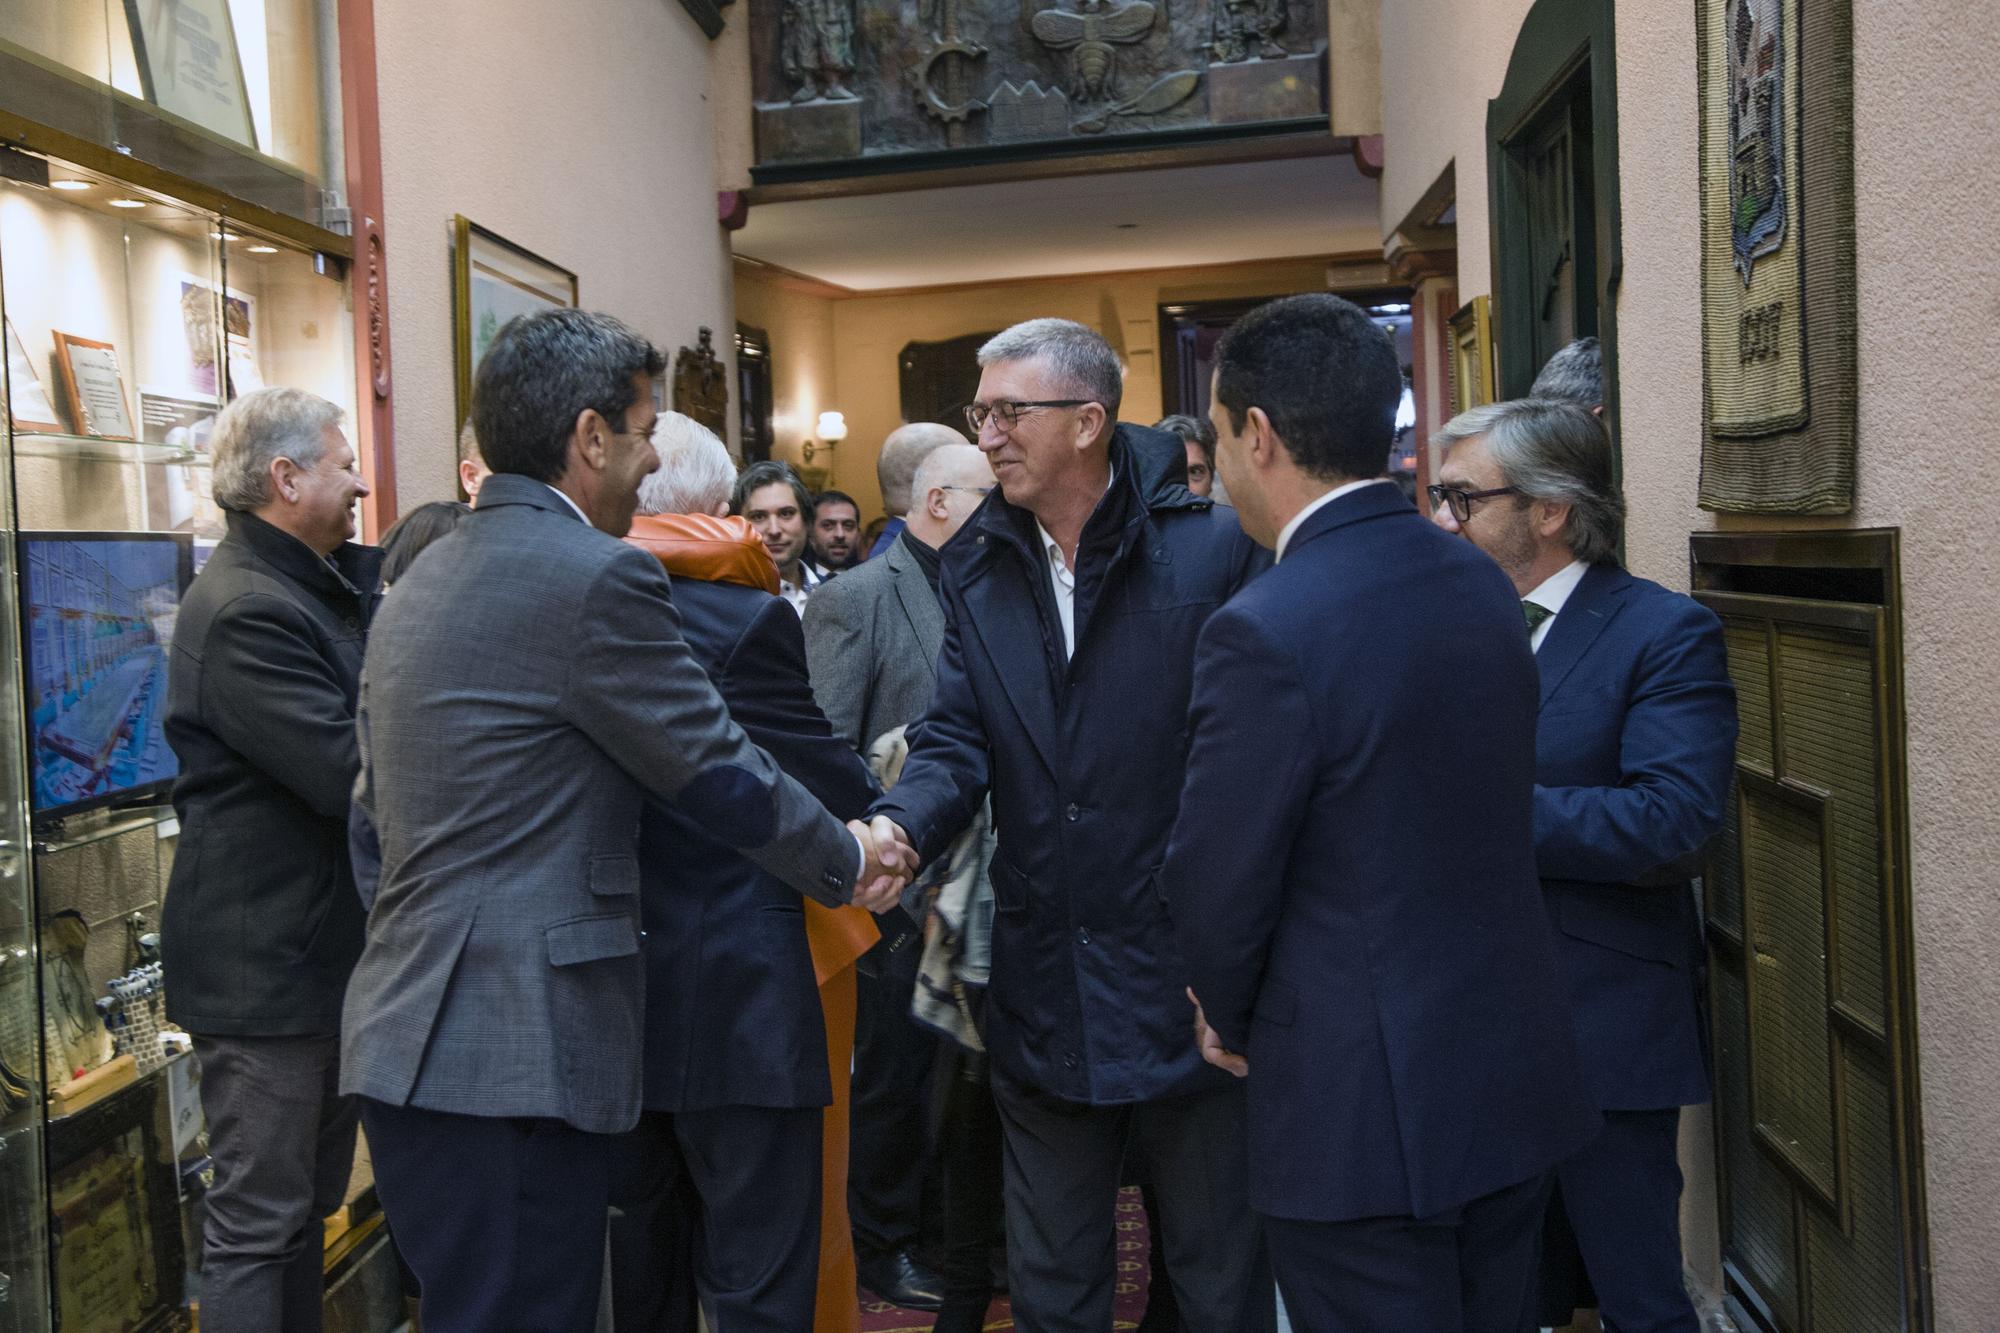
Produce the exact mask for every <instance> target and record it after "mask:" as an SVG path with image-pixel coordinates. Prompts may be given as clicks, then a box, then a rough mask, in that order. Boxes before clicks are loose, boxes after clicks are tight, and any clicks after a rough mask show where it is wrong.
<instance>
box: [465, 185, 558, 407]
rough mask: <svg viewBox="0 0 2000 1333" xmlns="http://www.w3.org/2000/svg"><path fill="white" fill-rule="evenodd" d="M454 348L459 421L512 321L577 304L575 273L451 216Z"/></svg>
mask: <svg viewBox="0 0 2000 1333" xmlns="http://www.w3.org/2000/svg"><path fill="white" fill-rule="evenodd" d="M451 227H452V246H451V296H452V344H453V346H452V351H453V358H454V362H455V368H456V370H457V378H458V425H459V427H460V429H463V428H464V426H465V418H466V417H467V416H468V415H470V413H471V412H472V376H473V374H474V372H476V371H477V370H478V369H479V363H480V361H482V360H484V359H485V356H486V349H487V348H489V347H491V346H492V345H493V339H494V338H495V337H496V336H498V335H499V332H500V330H501V329H502V328H504V327H506V324H507V321H508V320H510V319H513V318H515V317H516V316H518V315H532V314H535V313H537V312H539V311H543V310H550V309H560V308H562V307H564V306H574V305H575V304H576V303H577V286H576V274H574V273H572V272H570V271H569V270H568V269H566V268H562V267H561V266H559V265H556V264H553V263H550V262H549V261H548V260H546V259H544V258H542V257H541V256H540V255H538V254H536V253H534V252H533V251H531V250H524V249H522V248H521V247H520V246H518V245H515V244H514V243H513V242H512V241H509V240H507V239H506V238H504V237H502V236H500V235H498V234H496V233H494V232H491V231H488V230H487V229H486V228H484V227H482V226H480V225H479V224H478V223H476V222H474V221H472V219H470V218H468V217H466V216H465V215H464V214H459V215H458V216H456V217H454V218H453V219H452V220H451Z"/></svg>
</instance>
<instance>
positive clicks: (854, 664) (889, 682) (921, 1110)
mask: <svg viewBox="0 0 2000 1333" xmlns="http://www.w3.org/2000/svg"><path fill="white" fill-rule="evenodd" d="M933 429H934V430H936V431H941V432H944V433H946V434H949V435H951V436H952V437H953V438H954V439H957V440H958V443H956V444H946V445H942V446H938V447H934V448H932V449H931V451H930V452H929V453H927V454H926V455H925V456H924V459H923V461H922V462H921V463H919V464H918V465H917V470H916V475H915V476H914V478H913V479H912V481H911V483H910V496H911V504H910V507H909V512H908V514H907V515H906V516H905V523H906V526H905V527H904V528H903V531H902V532H901V534H900V535H898V536H897V538H896V540H895V541H893V542H892V543H890V545H889V549H888V550H887V551H885V552H884V553H883V556H882V558H881V559H880V560H870V561H868V562H867V563H866V564H863V565H859V566H857V567H855V568H854V569H851V570H849V571H848V572H847V573H845V574H842V575H841V576H840V577H839V578H837V579H831V580H829V581H828V582H826V583H825V584H822V585H821V586H820V588H819V590H818V591H817V592H816V593H814V594H813V598H812V600H811V601H809V602H807V603H806V614H805V632H806V661H807V663H808V665H809V666H810V667H811V670H812V682H813V693H814V695H815V696H817V698H818V699H819V705H820V708H821V709H822V710H823V711H824V712H825V713H826V715H827V720H828V721H830V722H832V723H833V730H834V734H835V735H837V736H841V737H844V738H845V739H846V741H847V743H848V744H849V745H851V746H853V747H854V748H855V749H857V750H861V751H864V752H865V751H866V750H868V749H869V748H870V747H872V746H873V745H874V743H875V742H876V741H877V740H878V739H880V738H881V736H882V735H883V734H884V733H886V732H890V731H893V730H895V729H896V728H897V727H901V726H905V725H907V724H909V723H911V722H914V721H915V720H916V719H917V717H918V715H919V714H921V713H922V712H923V711H924V705H925V704H927V703H929V702H930V698H931V691H932V690H933V689H934V688H935V687H936V685H937V657H938V650H939V648H940V647H942V646H943V642H944V606H943V604H942V603H941V602H940V601H939V600H938V591H937V587H938V577H939V569H940V566H941V564H942V561H943V556H942V555H941V554H940V553H941V551H942V550H943V548H944V546H945V545H946V543H948V542H949V541H950V540H951V539H952V537H953V535H954V534H956V533H957V532H958V530H959V529H960V528H961V527H963V526H964V525H965V521H966V520H967V519H969V518H971V517H972V515H973V512H974V511H975V510H977V509H978V508H979V505H980V502H981V501H983V500H984V499H985V498H986V495H987V492H989V491H991V490H992V489H993V469H992V468H991V467H990V466H988V465H987V462H986V456H985V455H984V454H982V453H980V452H979V450H977V449H975V448H973V447H972V446H971V445H969V444H967V443H965V441H964V440H963V439H962V438H960V437H959V436H958V435H957V433H956V432H954V431H952V430H951V429H950V428H949V427H946V426H937V427H934V428H933ZM899 927H900V929H899ZM882 934H883V940H882V942H881V943H880V944H877V945H876V946H875V947H874V948H873V949H872V950H871V951H870V952H869V953H868V954H867V955H865V956H864V957H863V958H862V960H861V963H860V966H859V977H858V980H857V990H858V1004H857V1012H856V1023H855V1034H854V1084H853V1092H852V1096H853V1101H852V1106H853V1112H852V1117H851V1125H852V1128H851V1130H850V1143H851V1147H850V1151H849V1153H848V1186H847V1194H848V1211H849V1214H850V1221H852V1223H853V1225H854V1252H855V1257H856V1263H857V1266H858V1268H859V1270H860V1274H861V1281H862V1284H863V1285H864V1286H866V1287H867V1288H868V1289H869V1290H870V1291H872V1292H874V1293H875V1294H876V1295H878V1296H880V1297H882V1298H883V1299H884V1300H886V1301H891V1302H893V1303H894V1304H897V1305H901V1306H905V1307H908V1308H911V1309H926V1310H935V1309H938V1308H939V1306H940V1305H941V1304H942V1303H943V1302H944V1300H945V1299H946V1297H947V1296H948V1295H949V1293H947V1292H946V1290H945V1285H946V1284H945V1282H944V1280H943V1278H942V1277H941V1276H940V1275H939V1274H937V1273H935V1272H933V1271H932V1270H931V1269H930V1268H929V1266H928V1265H926V1264H925V1263H924V1262H923V1261H922V1260H921V1259H919V1258H918V1257H917V1250H918V1249H919V1248H929V1249H933V1250H935V1249H938V1248H940V1247H939V1246H936V1245H932V1246H921V1245H920V1244H919V1242H920V1239H922V1238H920V1237H919V1235H918V1229H917V1224H918V1213H919V1204H920V1202H921V1200H922V1196H923V1193H924V1181H925V1177H926V1175H928V1174H931V1173H932V1170H933V1167H934V1165H935V1164H934V1162H933V1160H932V1156H931V1154H929V1153H926V1152H924V1151H923V1150H922V1149H921V1147H920V1146H919V1145H922V1144H923V1143H924V1142H926V1140H927V1139H928V1137H929V1125H930V1117H929V1115H928V1114H927V1112H926V1102H927V1101H928V1100H929V1098H928V1092H929V1088H930V1084H931V1081H932V1079H931V1072H932V1067H933V1065H934V1063H935V1061H936V1055H937V1040H936V1038H935V1037H934V1036H932V1034H931V1033H930V1032H929V1031H927V1030H926V1029H924V1028H921V1027H919V1026H917V1024H916V1022H915V1021H914V1020H913V1019H912V1018H911V1017H910V1000H911V997H912V995H913V994H914V993H915V991H916V986H917V964H918V962H919V961H920V960H921V955H922V952H923V951H922V950H921V949H920V948H918V947H917V945H918V942H917V940H915V939H914V938H913V934H914V923H912V922H911V921H909V920H908V918H907V917H906V916H903V915H902V914H900V913H891V914H890V915H889V916H888V917H885V918H884V919H883V921H882ZM959 1130H960V1127H959V1126H955V1125H948V1126H946V1127H945V1128H944V1130H943V1134H942V1137H946V1138H951V1137H954V1136H960V1135H959ZM960 1137H962V1136H960ZM988 1141H989V1142H990V1141H991V1140H990V1137H989V1140H988ZM994 1154H995V1156H996V1158H997V1156H998V1149H997V1147H996V1148H995V1149H994ZM998 1207H999V1205H998V1201H997V1199H996V1200H995V1202H994V1215H995V1218H996V1220H997V1216H998ZM985 1267H986V1265H985V1260H984V1258H983V1257H982V1260H981V1270H982V1272H981V1273H980V1274H979V1275H978V1276H980V1277H981V1278H983V1277H984V1276H985V1274H984V1271H983V1270H984V1269H985ZM977 1303H978V1305H979V1314H981V1315H984V1314H985V1312H986V1303H985V1302H984V1301H983V1300H981V1301H978V1302H977Z"/></svg>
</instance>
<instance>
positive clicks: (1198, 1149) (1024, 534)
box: [874, 319, 1276, 1333]
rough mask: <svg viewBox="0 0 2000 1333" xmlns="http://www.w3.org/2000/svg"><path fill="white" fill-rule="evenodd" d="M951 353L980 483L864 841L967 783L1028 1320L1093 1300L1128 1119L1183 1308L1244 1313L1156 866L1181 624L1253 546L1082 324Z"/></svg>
mask: <svg viewBox="0 0 2000 1333" xmlns="http://www.w3.org/2000/svg"><path fill="white" fill-rule="evenodd" d="M979 363H980V365H981V367H982V368H983V369H982V373H981V375H980V380H979V396H978V398H977V399H976V400H975V401H974V402H973V404H972V406H971V407H970V409H968V411H967V419H968V424H970V425H971V426H972V428H973V429H974V431H975V432H977V434H978V440H979V447H980V448H981V449H983V450H984V451H985V452H986V454H987V457H988V458H989V459H991V460H992V463H993V471H994V475H995V477H996V478H997V479H998V481H999V484H1000V493H999V494H997V495H991V496H989V497H987V500H986V502H985V503H984V504H983V505H982V506H981V507H980V509H979V511H978V512H977V513H976V514H974V515H973V517H972V518H971V519H970V520H968V521H967V523H966V525H965V527H964V528H963V529H962V530H961V531H960V532H959V534H958V536H957V538H956V539H954V540H953V542H952V543H951V545H950V546H949V547H947V548H946V549H945V551H944V552H943V571H942V576H941V578H940V593H941V596H942V600H943V602H944V606H945V622H946V628H945V635H944V646H943V649H942V651H941V652H940V653H939V656H938V665H937V689H936V693H935V694H934V695H933V696H932V699H931V703H930V707H929V709H928V710H927V711H926V712H925V714H924V716H923V718H922V719H921V720H920V721H919V722H918V723H917V724H916V725H915V726H914V727H913V728H912V730H911V733H910V734H911V743H910V756H909V761H908V763H907V764H906V765H905V767H904V769H903V774H902V778H901V780H900V781H899V782H898V783H897V784H896V786H895V787H894V788H892V789H891V790H890V791H889V793H888V794H887V795H886V796H885V797H883V799H882V800H881V801H880V802H878V803H877V804H876V806H875V808H874V813H875V814H876V815H877V816H879V817H878V818H877V819H876V821H875V827H876V830H877V837H878V839H881V838H888V839H891V840H892V841H893V838H894V837H895V836H896V835H897V834H898V832H899V831H900V830H907V831H908V834H909V836H910V837H911V838H912V839H913V840H914V846H915V847H916V848H917V850H918V852H919V854H920V855H921V856H922V857H923V858H924V859H925V861H926V862H928V861H929V860H931V859H932V858H933V857H935V856H937V855H939V854H941V853H942V852H943V851H944V850H945V849H946V848H947V847H948V846H949V844H950V842H951V840H952V838H953V837H954V836H956V835H957V834H958V833H959V831H960V830H962V829H964V828H965V827H966V826H967V825H968V824H969V823H970V822H971V820H972V817H973V815H974V813H975V812H976V811H977V810H978V809H979V803H980V801H981V800H982V799H983V798H984V797H985V796H986V795H987V794H988V792H989V791H990V792H991V794H992V799H993V822H994V828H995V831H996V832H997V834H998V839H999V846H998V850H997V853H996V855H995V856H994V858H993V865H992V878H993V894H994V899H995V913H994V922H993V970H992V983H991V988H990V989H989V991H988V992H987V999H986V1033H985V1037H986V1044H987V1048H988V1050H989V1051H990V1053H991V1056H992V1062H993V1066H992V1067H993V1093H994V1100H995V1102H996V1104H997V1105H998V1107H999V1110H1000V1117H1001V1123H1002V1126H1003V1132H1004V1136H1005V1144H1006V1151H1005V1160H1004V1163H1003V1174H1004V1189H1005V1192H1006V1201H1007V1247H1008V1266H1009V1274H1010V1277H1009V1282H1010V1295H1011V1298H1012V1301H1013V1306H1014V1317H1015V1319H1016V1320H1017V1321H1018V1323H1019V1325H1020V1327H1021V1328H1022V1329H1024V1330H1031V1331H1032V1333H1104V1330H1105V1329H1108V1328H1109V1327H1110V1326H1111V1303H1112V1295H1113V1285H1114V1256H1115V1251H1114V1249H1113V1243H1114V1236H1115V1234H1116V1233H1115V1231H1114V1228H1113V1218H1114V1209H1115V1202H1116V1197H1117V1193H1118V1185H1119V1180H1120V1168H1121V1165H1122V1161H1123V1158H1124V1155H1125V1153H1126V1150H1127V1146H1128V1144H1129V1145H1130V1148H1131V1150H1132V1151H1133V1152H1135V1153H1137V1154H1139V1155H1140V1156H1141V1157H1142V1158H1143V1159H1144V1160H1145V1163H1146V1165H1147V1166H1148V1167H1149V1169H1150V1171H1151V1177H1152V1181H1153V1185H1154V1189H1155V1191H1156V1193H1157V1195H1158V1198H1159V1202H1160V1207H1161V1212H1162V1222H1163V1230H1164V1231H1165V1233H1166V1247H1167V1258H1168V1266H1169V1267H1170V1268H1171V1269H1172V1272H1173V1278H1174V1285H1175V1287H1176V1289H1177V1293H1178V1295H1179V1298H1180V1309H1181V1316H1182V1319H1183V1321H1184V1322H1185V1324H1186V1326H1187V1327H1188V1328H1189V1329H1190V1330H1192V1333H1258V1331H1259V1330H1265V1329H1269V1328H1271V1327H1272V1326H1273V1324H1274V1323H1275V1321H1276V1311H1275V1308H1274V1303H1273V1300H1272V1296H1271V1284H1270V1276H1269V1268H1268V1265H1267V1264H1266V1262H1265V1259H1264V1255H1263V1249H1262V1245H1261V1242H1260V1240H1259V1238H1258V1230H1257V1225H1256V1220H1255V1218H1254V1217H1253V1215H1252V1213H1251V1211H1250V1206H1249V1201H1248V1198H1247V1195H1246V1192H1245V1186H1244V1177H1243V1157H1242V1145H1243V1099H1242V1093H1241V1089H1240V1088H1238V1087H1236V1086H1234V1084H1233V1080H1231V1079H1229V1078H1228V1077H1227V1076H1225V1075H1223V1074H1220V1073H1219V1072H1218V1071H1216V1070H1213V1069H1210V1068H1207V1067H1206V1066H1204V1065H1203V1063H1202V1061H1201V1058H1200V1056H1199V1054H1198V1053H1197V1052H1196V1051H1195V1049H1194V1046H1193V1044H1192V1043H1191V1042H1189V1040H1188V1036H1187V1033H1188V1027H1187V1020H1188V1012H1189V1011H1188V1007H1187V1001H1186V999H1185V998H1184V997H1183V995H1182V990H1183V988H1184V987H1185V985H1186V982H1187V969H1186V967H1185V965H1184V964H1183V963H1182V961H1181V958H1180V953H1179V950H1178V949H1177V948H1176V947H1175V944H1174V939H1173V931H1172V929H1171V927H1170V925H1169V923H1168V921H1167V916H1166V909H1165V906H1164V904H1163V903H1162V901H1161V898H1160V891H1159V884H1158V878H1157V873H1156V872H1157V870H1158V867H1159V865H1160V862H1161V860H1162V859H1163V858H1164V857H1165V855H1166V846H1167V834H1168V832H1169V830H1170V829H1171V828H1172V826H1173V818H1174V805H1175V801H1176V799H1177V798H1178V796H1179V793H1180V780H1181V773H1182V769H1183V766H1184V764H1185V761H1186V753H1187V750H1186V730H1185V728H1186V719H1187V700H1188V689H1189V685H1190V682H1191V680H1192V676H1193V668H1194V643H1195V636H1196V635H1197V634H1198V633H1199V632H1200V630H1201V626H1202V624H1203V622H1204V621H1206V620H1207V619H1208V616H1209V614H1210V613H1211V612H1212V611H1214V610H1215V608H1216V607H1218V606H1220V605H1221V604H1222V603H1223V602H1224V601H1226V600H1227V599H1228V598H1229V597H1230V596H1231V594H1233V593H1234V592H1236V590H1237V589H1238V588H1240V587H1242V586H1243V585H1244V583H1245V582H1246V581H1247V580H1248V579H1249V578H1250V577H1251V575H1252V574H1253V573H1255V572H1256V571H1257V570H1258V569H1259V568H1260V567H1261V564H1262V561H1261V559H1260V557H1261V552H1258V551H1257V549H1256V548H1255V546H1253V545H1252V544H1251V543H1250V542H1249V541H1248V540H1247V539H1246V538H1245V537H1244V535H1243V533H1242V532H1241V530H1240V529H1239V528H1238V526H1237V524H1236V521H1235V520H1234V519H1233V518H1232V517H1231V516H1230V514H1229V511H1228V510H1227V509H1221V510H1218V509H1217V508H1215V506H1214V505H1213V504H1212V503H1211V502H1210V501H1208V500H1206V499H1202V498H1200V497H1198V496H1195V495H1194V494H1192V493H1191V492H1189V490H1188V489H1187V487H1186V485H1185V484H1184V478H1185V476H1186V463H1185V455H1184V454H1183V452H1182V449H1181V444H1180V441H1179V440H1177V439H1175V438H1174V437H1173V436H1171V435H1165V434H1162V433H1160V432H1157V431H1151V430H1145V429H1142V428H1139V427H1133V426H1120V425H1116V424H1115V423H1116V420H1117V415H1118V402H1119V398H1120V395H1121V391H1122V388H1121V383H1120V367H1119V364H1118V358H1117V355H1116V354H1115V353H1114V352H1113V351H1112V350H1111V348H1110V346H1109V345H1108V344H1107V343H1106V342H1105V341H1104V339H1103V338H1102V337H1100V336H1099V335H1098V334H1097V333H1096V332H1094V331H1092V330H1090V329H1087V328H1085V327H1084V326H1082V325H1080V324H1075V323H1071V322H1070V321H1068V320H1055V319H1039V320H1031V321H1029V322H1027V323H1025V324H1020V325H1016V326H1015V327H1014V328H1011V329H1009V330H1007V331H1006V332H1004V333H1002V334H1000V335H998V336H997V337H995V338H994V339H992V340H991V341H990V342H988V343H987V344H986V345H985V346H984V347H983V348H981V349H980V352H979ZM887 847H888V844H885V845H884V850H885V852H886V850H887Z"/></svg>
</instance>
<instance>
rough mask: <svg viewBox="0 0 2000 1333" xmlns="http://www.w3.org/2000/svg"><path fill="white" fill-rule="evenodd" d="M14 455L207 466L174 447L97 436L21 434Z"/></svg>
mask: <svg viewBox="0 0 2000 1333" xmlns="http://www.w3.org/2000/svg"><path fill="white" fill-rule="evenodd" d="M14 453H15V456H16V457H21V458H75V459H82V460H84V461H86V462H92V463H189V464H195V465H197V466H206V464H207V463H208V457H207V455H205V454H197V453H195V452H194V451H193V450H191V449H180V448H176V447H175V446H173V445H171V444H151V443H148V442H146V441H144V440H101V439H98V438H97V437H96V436H94V435H55V434H50V433H45V432H25V431H24V432H22V433H20V434H17V435H15V436H14Z"/></svg>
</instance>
